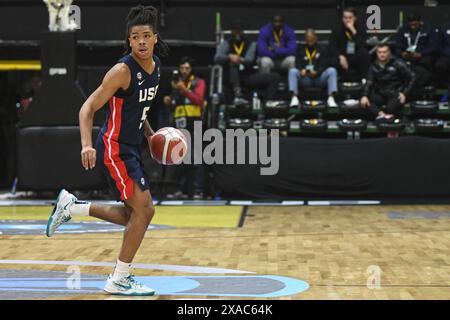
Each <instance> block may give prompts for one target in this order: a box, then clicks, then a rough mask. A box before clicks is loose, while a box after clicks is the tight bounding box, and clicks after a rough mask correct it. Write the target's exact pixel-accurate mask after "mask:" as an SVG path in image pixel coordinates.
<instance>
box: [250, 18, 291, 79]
mask: <svg viewBox="0 0 450 320" xmlns="http://www.w3.org/2000/svg"><path fill="white" fill-rule="evenodd" d="M296 49H297V42H296V39H295V32H294V29H292V28H291V27H289V26H288V25H287V24H285V23H284V19H283V17H282V16H281V15H275V16H274V17H273V20H272V22H270V23H268V24H266V25H265V26H263V27H262V28H261V30H260V31H259V37H258V56H259V57H260V59H259V65H260V71H261V73H269V72H270V71H271V70H272V69H273V68H274V67H276V68H281V69H282V70H286V71H287V70H289V69H290V68H293V67H294V66H295V54H296Z"/></svg>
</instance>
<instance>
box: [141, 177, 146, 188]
mask: <svg viewBox="0 0 450 320" xmlns="http://www.w3.org/2000/svg"><path fill="white" fill-rule="evenodd" d="M141 184H142V185H143V186H145V180H144V178H141Z"/></svg>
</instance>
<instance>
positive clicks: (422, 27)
mask: <svg viewBox="0 0 450 320" xmlns="http://www.w3.org/2000/svg"><path fill="white" fill-rule="evenodd" d="M438 39H439V37H438V32H436V30H435V28H434V27H433V26H432V25H431V24H429V23H427V22H424V21H422V19H421V17H420V15H419V14H418V13H410V14H408V16H407V23H406V25H404V26H403V27H402V28H400V30H399V31H398V34H397V51H398V52H397V55H398V56H399V57H401V58H403V60H405V61H406V62H407V64H409V65H410V66H411V68H412V70H413V71H414V73H415V74H416V77H417V79H416V83H415V85H416V87H417V88H419V89H422V88H423V87H425V86H428V85H430V84H431V82H432V81H433V65H434V58H435V54H436V53H437V51H438V44H439V41H438Z"/></svg>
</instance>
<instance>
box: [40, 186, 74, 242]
mask: <svg viewBox="0 0 450 320" xmlns="http://www.w3.org/2000/svg"><path fill="white" fill-rule="evenodd" d="M75 201H77V198H76V197H75V196H74V195H73V194H71V193H69V192H68V191H67V190H65V189H62V190H61V191H60V192H59V195H58V198H56V204H55V207H54V208H53V211H52V213H51V214H50V218H49V219H48V222H47V237H51V236H53V234H54V233H55V231H56V229H58V227H59V226H60V225H62V224H63V223H65V222H67V221H69V220H70V219H72V217H71V216H70V212H69V207H70V206H71V205H72V204H73V203H74V202H75Z"/></svg>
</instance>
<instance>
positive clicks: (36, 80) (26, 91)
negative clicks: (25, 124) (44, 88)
mask: <svg viewBox="0 0 450 320" xmlns="http://www.w3.org/2000/svg"><path fill="white" fill-rule="evenodd" d="M41 84H42V81H41V78H40V74H39V72H35V73H33V75H32V76H31V77H30V78H29V79H28V80H27V81H26V82H25V83H24V84H23V85H22V88H21V89H20V100H19V110H18V111H17V114H18V116H19V118H21V117H22V116H23V114H24V113H25V112H26V111H27V109H28V106H29V105H30V103H31V101H32V100H33V96H34V94H35V93H36V91H37V90H38V89H39V87H40V86H41Z"/></svg>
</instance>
